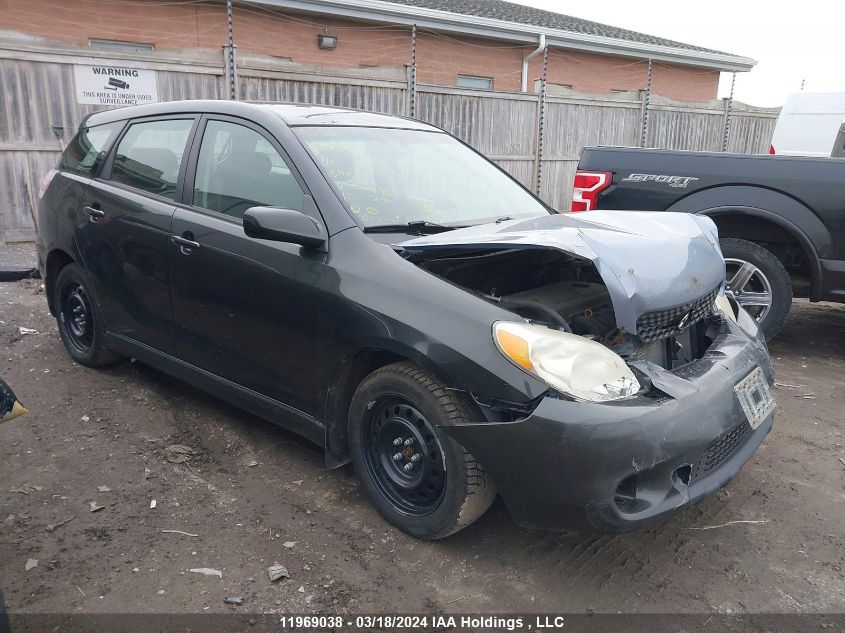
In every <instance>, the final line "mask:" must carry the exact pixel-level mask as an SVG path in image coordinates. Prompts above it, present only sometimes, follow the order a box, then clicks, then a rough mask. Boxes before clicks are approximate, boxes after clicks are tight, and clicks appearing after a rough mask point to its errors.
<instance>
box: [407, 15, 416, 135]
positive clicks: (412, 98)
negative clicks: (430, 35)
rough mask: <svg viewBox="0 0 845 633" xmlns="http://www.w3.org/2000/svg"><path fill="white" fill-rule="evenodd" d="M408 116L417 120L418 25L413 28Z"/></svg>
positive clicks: (409, 69)
mask: <svg viewBox="0 0 845 633" xmlns="http://www.w3.org/2000/svg"><path fill="white" fill-rule="evenodd" d="M408 116H409V117H411V118H412V119H415V118H417V25H416V24H414V25H412V26H411V64H410V66H408Z"/></svg>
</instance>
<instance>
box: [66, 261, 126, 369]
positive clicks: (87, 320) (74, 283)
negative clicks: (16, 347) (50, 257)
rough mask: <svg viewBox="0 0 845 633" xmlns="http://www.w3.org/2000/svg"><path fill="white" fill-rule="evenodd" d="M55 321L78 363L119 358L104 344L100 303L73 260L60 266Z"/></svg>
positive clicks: (92, 363)
mask: <svg viewBox="0 0 845 633" xmlns="http://www.w3.org/2000/svg"><path fill="white" fill-rule="evenodd" d="M55 293H56V294H55V297H54V300H55V305H56V323H57V324H58V326H59V336H60V337H61V339H62V343H64V344H65V348H66V349H67V351H68V353H69V354H70V355H71V358H73V360H75V361H76V362H77V363H79V364H80V365H86V366H88V367H99V366H100V365H106V364H108V363H112V362H114V361H116V360H117V359H118V358H120V357H119V356H118V355H117V354H115V353H114V352H113V351H111V350H110V349H109V348H107V347H106V344H105V342H104V340H103V338H104V336H105V326H104V324H103V319H102V317H101V316H100V307H99V304H98V303H97V300H96V298H95V297H94V295H93V294H92V292H91V286H90V284H89V283H88V277H87V275H86V274H85V271H84V270H83V269H82V268H81V267H80V266H79V265H77V264H68V265H67V266H65V267H64V268H62V270H61V272H60V273H59V276H58V277H57V278H56V284H55Z"/></svg>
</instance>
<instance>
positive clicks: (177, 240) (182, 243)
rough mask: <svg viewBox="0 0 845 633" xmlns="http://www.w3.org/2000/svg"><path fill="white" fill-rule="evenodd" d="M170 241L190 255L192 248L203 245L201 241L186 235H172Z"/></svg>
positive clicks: (184, 253) (183, 252)
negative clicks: (190, 238)
mask: <svg viewBox="0 0 845 633" xmlns="http://www.w3.org/2000/svg"><path fill="white" fill-rule="evenodd" d="M192 237H193V236H192ZM170 241H171V242H173V243H174V244H176V245H177V246H179V247H180V248H179V250H180V251H181V252H182V254H183V255H190V253H191V251H192V250H194V249H195V248H199V247H200V246H202V245H201V244H200V243H199V242H195V241H194V240H189V239H188V238H186V237H179V236H178V235H171V236H170Z"/></svg>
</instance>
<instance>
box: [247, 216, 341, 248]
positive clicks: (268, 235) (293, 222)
mask: <svg viewBox="0 0 845 633" xmlns="http://www.w3.org/2000/svg"><path fill="white" fill-rule="evenodd" d="M243 222H244V233H246V234H247V235H248V236H249V237H257V238H259V239H262V240H273V241H275V242H290V243H292V244H300V245H301V246H310V247H318V246H322V245H323V244H325V243H326V239H327V236H326V232H325V230H324V229H323V227H322V226H321V225H320V224H319V223H318V222H317V221H316V220H315V219H314V218H312V217H311V216H309V215H306V214H304V213H303V212H302V211H295V210H294V209H277V208H275V207H251V208H249V209H247V210H246V212H245V213H244V217H243Z"/></svg>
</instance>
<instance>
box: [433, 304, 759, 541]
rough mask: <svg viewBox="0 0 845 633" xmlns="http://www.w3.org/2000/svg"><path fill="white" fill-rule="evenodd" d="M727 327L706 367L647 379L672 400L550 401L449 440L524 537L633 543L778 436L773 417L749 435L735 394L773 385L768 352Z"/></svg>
mask: <svg viewBox="0 0 845 633" xmlns="http://www.w3.org/2000/svg"><path fill="white" fill-rule="evenodd" d="M742 316H744V317H745V318H746V319H748V317H747V315H744V314H743V315H742ZM720 321H721V325H720V334H719V335H718V336H717V338H716V339H715V340H714V342H713V344H712V345H711V347H710V349H709V350H708V351H707V353H706V354H705V355H704V357H702V358H701V359H700V360H697V361H695V362H693V363H690V364H689V365H686V366H685V367H682V368H680V369H678V370H675V371H673V372H669V371H666V370H663V369H661V368H659V367H657V366H655V365H650V364H647V363H646V364H642V365H640V366H639V367H638V368H640V369H641V370H642V371H643V372H644V373H646V374H647V375H648V376H649V378H650V379H651V380H652V382H653V383H654V385H655V386H656V387H658V388H659V389H660V390H661V391H662V392H664V393H665V394H667V397H663V398H661V399H656V398H653V397H648V396H638V397H636V398H632V399H629V400H621V401H617V402H610V403H588V402H572V401H568V400H563V399H559V398H556V397H553V396H546V397H544V398H543V399H542V400H541V401H540V403H539V404H538V406H537V407H536V409H534V411H533V412H532V413H531V414H530V415H529V416H528V417H526V418H524V419H521V420H517V421H515V422H506V423H482V424H471V425H460V426H451V427H444V429H445V430H446V431H447V432H448V433H449V434H451V435H452V436H453V437H454V438H455V440H457V441H458V442H459V443H461V444H462V445H463V446H465V447H466V448H467V450H469V451H470V452H471V453H472V454H473V455H474V456H475V457H476V459H478V460H479V461H480V462H481V464H483V465H484V468H485V469H486V470H487V472H488V473H489V474H490V476H491V477H492V478H493V481H494V482H495V483H496V486H497V487H498V489H499V492H500V493H501V494H502V496H503V497H504V500H505V502H506V503H507V505H508V508H509V509H510V511H511V514H512V515H513V518H514V520H515V521H516V522H517V523H518V524H520V525H522V526H525V527H539V528H549V529H579V530H587V531H600V532H624V531H628V530H633V529H636V528H639V527H643V526H646V525H649V524H651V523H654V522H657V521H659V520H661V519H665V518H666V517H668V516H670V515H672V514H673V513H675V512H677V511H678V510H680V509H681V508H683V507H684V506H686V505H689V504H692V503H695V502H696V501H699V500H701V499H703V498H704V497H706V496H708V495H710V494H712V493H713V492H715V491H716V490H718V489H719V488H721V487H722V486H724V485H725V484H727V483H728V482H729V481H730V480H731V479H732V478H733V477H734V476H736V474H737V473H738V472H739V470H740V468H741V467H742V466H743V464H745V462H746V461H748V459H749V458H750V457H751V455H752V454H753V453H754V451H755V450H756V449H757V447H758V446H759V445H760V443H761V442H762V441H763V439H764V438H765V437H766V435H767V434H768V432H769V431H770V430H771V428H772V422H773V418H774V415H773V414H770V415H769V416H768V417H767V418H766V419H765V420H763V422H762V423H761V424H760V426H759V427H758V428H757V429H751V427H750V425H749V424H748V421H747V419H746V416H745V413H744V411H743V409H742V406H741V405H740V403H739V401H738V399H737V396H736V394H735V392H734V387H735V386H736V385H737V383H739V382H740V381H741V380H742V379H743V378H745V377H746V376H747V375H748V374H749V373H751V372H752V371H753V370H754V369H755V368H757V367H760V368H762V370H763V373H764V375H765V377H766V379H767V381H768V382H769V384H771V383H772V382H773V380H774V374H773V371H772V365H771V361H770V359H769V356H768V352H767V350H766V346H765V344H764V343H763V342H762V339H760V338H759V337H757V336H749V335H748V334H746V333H745V331H743V329H742V328H740V327H739V326H738V325H737V324H736V323H734V322H732V321H728V320H726V319H720ZM744 325H746V326H748V324H747V323H746V324H744ZM747 329H749V330H750V331H753V330H754V329H756V328H754V326H753V325H750V326H748V327H747Z"/></svg>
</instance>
